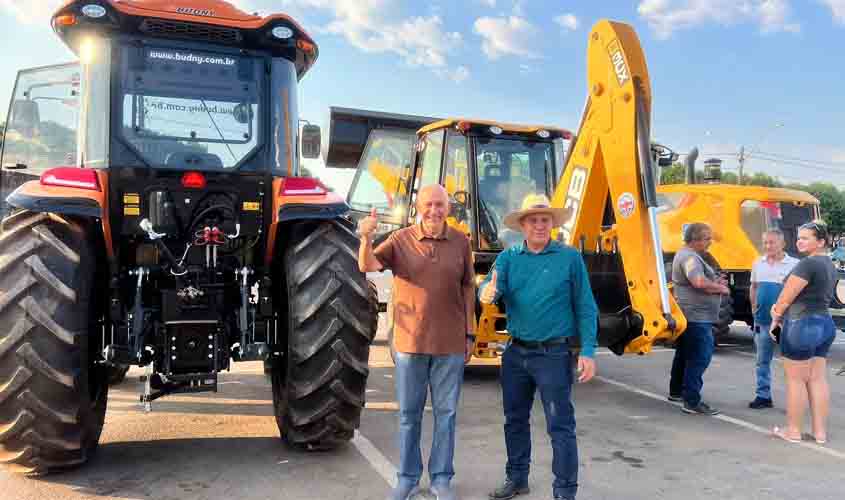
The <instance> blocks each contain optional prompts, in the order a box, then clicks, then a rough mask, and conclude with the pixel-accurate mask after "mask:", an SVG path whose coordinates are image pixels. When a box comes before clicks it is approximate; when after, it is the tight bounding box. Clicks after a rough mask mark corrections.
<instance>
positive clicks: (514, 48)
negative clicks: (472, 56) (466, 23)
mask: <svg viewBox="0 0 845 500" xmlns="http://www.w3.org/2000/svg"><path fill="white" fill-rule="evenodd" d="M473 30H474V31H475V32H476V33H477V34H478V35H480V36H481V38H482V39H483V41H482V42H481V49H482V50H483V51H484V54H486V55H487V57H488V58H489V59H498V58H499V57H501V56H503V55H515V56H523V57H529V58H537V57H539V56H538V55H537V54H536V53H535V52H534V51H533V50H532V49H531V44H532V42H533V40H534V37H535V36H536V33H537V29H536V28H535V27H534V25H532V24H531V23H530V22H528V20H527V19H525V18H524V17H519V16H510V17H480V18H478V19H476V20H475V24H474V26H473Z"/></svg>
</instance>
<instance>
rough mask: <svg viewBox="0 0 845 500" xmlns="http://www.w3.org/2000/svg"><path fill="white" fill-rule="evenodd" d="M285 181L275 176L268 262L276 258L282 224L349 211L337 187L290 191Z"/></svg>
mask: <svg viewBox="0 0 845 500" xmlns="http://www.w3.org/2000/svg"><path fill="white" fill-rule="evenodd" d="M284 181H285V178H276V179H273V191H272V192H273V211H272V213H271V221H270V230H269V234H268V235H267V254H266V256H265V262H266V263H267V264H269V263H270V262H272V260H273V256H274V251H275V250H274V249H275V245H276V234H277V232H278V229H279V225H280V224H282V223H285V222H291V221H300V220H329V219H336V218H338V217H340V216H342V215H344V214H346V213H347V212H348V211H349V205H348V204H347V203H346V200H344V199H343V197H342V196H340V195H339V194H337V193H335V192H333V191H329V190H327V189H326V190H323V191H321V192H316V193H306V194H287V193H285V191H284V190H283V184H284ZM321 186H322V185H321Z"/></svg>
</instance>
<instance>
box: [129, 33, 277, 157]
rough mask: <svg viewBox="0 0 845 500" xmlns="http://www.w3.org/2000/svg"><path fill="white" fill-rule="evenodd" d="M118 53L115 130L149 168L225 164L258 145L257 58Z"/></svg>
mask: <svg viewBox="0 0 845 500" xmlns="http://www.w3.org/2000/svg"><path fill="white" fill-rule="evenodd" d="M121 55H122V57H121V62H120V71H121V89H120V90H121V92H120V101H121V102H122V109H121V110H120V114H121V115H122V116H121V127H120V130H121V132H122V135H123V138H124V139H125V140H126V142H128V143H129V144H130V145H131V146H132V147H133V148H134V149H135V150H136V153H137V154H139V155H140V156H141V157H142V158H143V160H144V162H145V163H147V164H148V165H149V166H151V167H162V168H176V169H192V170H220V169H230V168H235V167H237V166H239V164H240V163H241V161H242V160H243V159H244V158H245V157H246V156H247V155H249V154H250V153H251V152H252V151H254V150H255V149H256V148H257V147H258V145H259V141H260V135H261V134H260V133H258V131H260V130H261V122H260V117H261V116H262V113H263V103H262V102H261V101H262V100H261V96H262V91H263V89H262V87H263V77H262V75H263V73H264V64H263V60H261V59H259V58H257V57H252V56H248V55H241V54H234V53H217V52H207V51H201V50H194V49H187V48H173V47H156V46H153V45H136V44H125V45H123V46H122V47H121Z"/></svg>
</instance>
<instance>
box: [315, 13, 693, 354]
mask: <svg viewBox="0 0 845 500" xmlns="http://www.w3.org/2000/svg"><path fill="white" fill-rule="evenodd" d="M587 62H588V85H587V89H588V92H589V96H588V100H587V106H586V108H585V112H584V115H583V117H582V120H581V124H580V127H579V131H578V134H577V136H573V135H572V134H570V133H569V132H568V131H566V130H563V129H560V128H557V127H544V126H525V125H512V124H506V123H500V122H495V121H484V120H468V119H447V120H438V119H435V118H428V120H430V121H429V122H428V123H427V124H425V125H423V126H419V122H420V121H424V120H426V118H425V117H415V116H408V117H404V120H403V116H402V115H396V114H390V113H378V112H372V111H358V112H356V111H355V110H348V109H333V110H332V117H331V127H330V144H329V148H328V156H327V163H328V165H329V166H344V165H350V164H357V169H358V170H357V173H356V175H355V179H354V181H353V183H352V187H351V189H350V192H349V196H348V203H349V204H350V206H351V207H352V209H353V217H360V216H363V215H365V214H367V213H369V212H370V211H371V210H372V209H373V208H375V209H376V211H377V212H378V214H379V222H380V231H381V235H382V237H385V236H386V235H387V234H388V233H389V232H390V231H393V230H396V229H399V228H401V227H405V226H407V225H409V224H413V223H414V222H415V216H416V214H415V213H414V197H415V195H416V193H417V192H418V191H419V189H420V188H421V187H423V186H425V185H428V184H434V183H440V184H441V185H443V186H445V187H446V190H447V191H448V193H449V195H450V202H451V216H450V218H449V220H448V222H449V224H451V225H452V226H454V227H456V228H458V229H460V230H462V231H464V232H465V233H466V234H468V235H469V236H470V237H471V239H472V245H473V252H474V258H475V266H476V271H477V273H478V274H479V280H480V279H481V278H482V277H483V276H484V275H485V274H486V273H488V272H489V270H490V267H491V265H492V263H493V261H494V260H495V258H496V256H497V255H498V252H500V251H502V250H503V249H505V248H507V247H509V246H511V245H514V244H519V243H521V242H522V235H521V234H517V233H515V232H513V231H510V230H508V229H507V228H505V227H504V225H503V223H502V220H503V218H504V216H505V215H506V214H507V213H509V212H510V211H512V210H514V209H516V208H518V207H519V206H520V204H521V202H522V200H523V198H524V197H525V196H526V195H527V194H530V193H542V194H546V195H549V196H550V197H551V199H552V204H553V205H554V206H565V207H572V208H573V211H572V216H571V218H570V219H569V220H567V221H564V223H563V225H562V226H561V227H559V228H557V229H556V231H555V237H557V238H558V239H560V240H561V241H563V242H565V243H567V244H569V245H571V246H574V247H576V248H578V249H579V250H580V251H581V253H582V255H583V257H584V260H585V262H586V264H587V268H588V270H589V273H590V279H591V284H592V288H593V293H594V295H595V297H596V300H597V302H598V304H599V308H600V317H599V343H600V345H602V346H607V347H609V348H611V349H612V350H613V351H614V352H616V353H617V354H622V353H623V352H632V353H640V354H643V353H646V352H648V351H649V350H650V349H651V347H652V346H653V345H655V344H656V343H662V342H668V341H672V340H674V339H675V338H676V337H677V336H678V335H679V334H680V333H681V332H682V331H683V330H684V328H685V327H686V321H685V318H684V316H683V314H682V313H681V312H680V310H679V309H678V306H677V304H676V303H675V302H674V299H673V298H672V296H671V295H670V294H669V291H668V287H667V284H666V274H665V268H664V262H663V255H662V251H661V243H660V234H659V232H658V227H657V208H658V204H659V203H658V199H657V195H656V193H655V189H654V186H655V182H654V171H655V167H654V166H653V161H655V160H659V159H660V158H661V155H660V154H657V155H655V154H654V152H653V150H652V145H651V141H650V139H649V133H650V132H649V130H650V120H651V118H650V113H651V89H650V85H649V80H648V73H647V70H646V67H645V59H644V57H643V54H642V51H641V49H640V45H639V41H638V40H637V38H636V35H635V34H634V32H633V30H632V29H631V28H630V27H629V26H626V25H623V24H619V23H612V22H607V21H603V22H600V23H598V24H597V25H596V26H595V27H594V28H593V30H592V33H591V35H590V41H589V47H588V53H587ZM414 128H417V130H416V132H413V129H414ZM356 138H357V139H358V140H357V142H356ZM364 138H366V141H364ZM333 159H338V160H341V159H342V161H337V162H333V161H332V160H333ZM377 242H378V239H377ZM389 307H390V306H388V308H389ZM477 311H478V314H477V320H478V332H479V335H478V341H477V344H476V347H475V352H474V354H475V355H476V356H480V357H495V356H496V355H497V351H498V349H499V348H500V347H501V345H502V344H503V343H504V342H505V341H507V339H508V336H507V331H506V326H505V318H504V315H503V311H502V310H501V308H500V307H498V306H495V305H493V306H488V305H484V306H482V305H481V304H479V305H478V306H477ZM388 321H390V319H389V320H388Z"/></svg>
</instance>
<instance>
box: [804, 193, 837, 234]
mask: <svg viewBox="0 0 845 500" xmlns="http://www.w3.org/2000/svg"><path fill="white" fill-rule="evenodd" d="M802 187H803V190H804V191H807V192H808V193H810V194H812V195H813V196H815V197H816V198H818V200H819V204H820V208H821V215H822V220H824V221H825V222H826V223H827V226H828V229H829V230H830V232H831V233H832V234H842V233H843V232H845V194H843V193H842V191H840V190H838V189H837V188H836V186H834V185H833V184H830V183H827V182H814V183H812V184H810V185H809V186H802Z"/></svg>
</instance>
